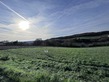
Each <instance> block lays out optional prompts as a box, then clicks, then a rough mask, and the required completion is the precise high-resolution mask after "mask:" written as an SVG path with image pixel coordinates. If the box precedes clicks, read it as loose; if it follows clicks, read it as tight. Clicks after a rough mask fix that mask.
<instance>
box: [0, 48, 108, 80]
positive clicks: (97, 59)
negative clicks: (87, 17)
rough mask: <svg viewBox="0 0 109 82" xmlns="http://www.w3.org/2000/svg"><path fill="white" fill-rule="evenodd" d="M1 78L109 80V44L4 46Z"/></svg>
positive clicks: (1, 53) (0, 71) (1, 59)
mask: <svg viewBox="0 0 109 82" xmlns="http://www.w3.org/2000/svg"><path fill="white" fill-rule="evenodd" d="M0 82H109V47H92V48H62V47H33V48H18V49H7V50H0Z"/></svg>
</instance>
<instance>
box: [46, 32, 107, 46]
mask: <svg viewBox="0 0 109 82" xmlns="http://www.w3.org/2000/svg"><path fill="white" fill-rule="evenodd" d="M44 42H45V44H46V45H47V46H62V47H92V46H108V45H109V31H102V32H89V33H81V34H75V35H70V36H64V37H57V38H51V39H47V40H45V41H44Z"/></svg>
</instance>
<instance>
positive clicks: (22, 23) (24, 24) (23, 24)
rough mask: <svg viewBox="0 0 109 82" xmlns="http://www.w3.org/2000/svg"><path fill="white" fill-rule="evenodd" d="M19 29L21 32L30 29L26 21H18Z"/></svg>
mask: <svg viewBox="0 0 109 82" xmlns="http://www.w3.org/2000/svg"><path fill="white" fill-rule="evenodd" d="M19 28H20V29H21V30H27V29H29V28H30V23H29V22H28V21H20V22H19Z"/></svg>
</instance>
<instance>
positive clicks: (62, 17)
mask: <svg viewBox="0 0 109 82" xmlns="http://www.w3.org/2000/svg"><path fill="white" fill-rule="evenodd" d="M7 7H8V8H7ZM23 20H27V21H29V22H30V28H29V29H27V30H21V29H20V28H19V26H18V24H19V22H20V21H23ZM104 30H109V0H0V40H9V41H12V40H35V39H36V38H43V39H47V38H51V37H59V36H67V35H73V34H78V33H84V32H94V31H104Z"/></svg>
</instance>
